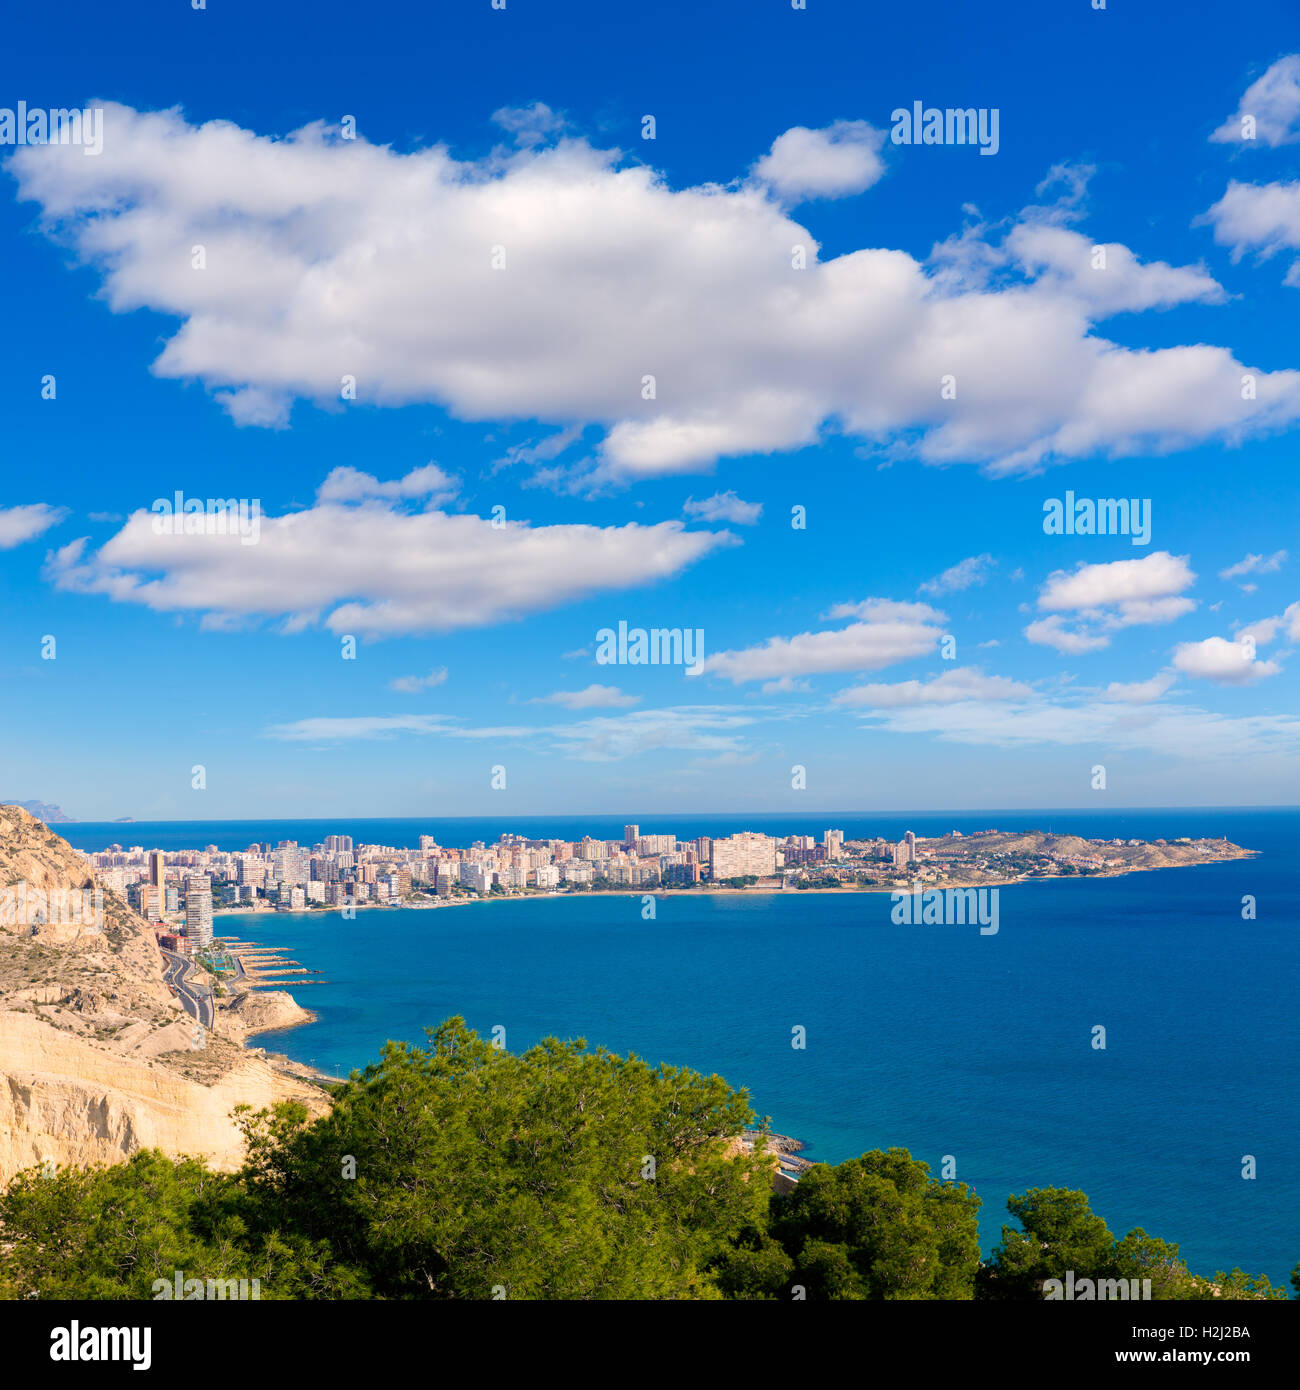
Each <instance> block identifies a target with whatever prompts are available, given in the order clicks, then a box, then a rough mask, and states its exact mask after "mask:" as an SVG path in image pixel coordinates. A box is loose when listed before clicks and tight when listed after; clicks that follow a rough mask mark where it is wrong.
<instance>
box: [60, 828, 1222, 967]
mask: <svg viewBox="0 0 1300 1390" xmlns="http://www.w3.org/2000/svg"><path fill="white" fill-rule="evenodd" d="M1245 853H1247V851H1244V850H1241V849H1239V848H1238V847H1237V846H1235V845H1232V844H1230V843H1229V842H1228V840H1227V839H1226V838H1224V839H1216V840H1192V839H1190V838H1188V837H1183V838H1181V839H1177V840H1164V839H1160V840H1154V841H1150V842H1147V841H1142V840H1135V839H1129V840H1124V839H1109V840H1089V839H1083V838H1080V837H1078V836H1074V835H1054V834H1052V833H1050V832H1042V831H1015V832H1004V831H999V830H997V829H987V830H977V831H973V832H970V833H968V834H963V833H962V832H961V831H958V830H953V831H950V832H949V833H948V834H946V835H942V836H938V837H934V838H931V839H920V838H918V837H917V836H916V835H915V834H914V833H913V832H911V831H908V832H907V833H906V834H905V835H904V836H903V838H902V839H901V840H899V841H898V842H896V843H895V842H893V841H891V840H888V839H885V838H869V839H853V840H846V839H845V836H844V832H843V831H842V830H834V829H828V830H826V831H825V832H824V833H823V834H822V836H821V838H820V841H818V839H817V838H816V837H814V836H811V835H787V836H785V837H784V838H779V837H776V836H771V835H765V834H761V833H759V832H755V831H741V832H739V833H737V834H733V835H728V836H722V837H717V838H711V837H709V836H701V837H697V838H695V839H690V840H680V839H679V838H678V837H677V835H676V834H674V833H672V832H671V831H665V832H659V833H647V834H643V833H642V828H641V826H639V825H627V826H625V827H624V831H623V838H622V839H621V840H597V839H593V838H592V837H591V836H583V838H582V839H580V840H574V841H569V840H556V839H529V838H525V837H523V836H520V835H515V834H510V833H504V834H502V835H501V836H500V838H499V839H498V840H496V841H495V842H494V843H492V844H487V843H484V842H483V841H475V842H474V843H473V844H471V845H470V846H469V847H468V848H451V847H448V846H444V845H440V844H438V843H437V841H436V840H435V839H434V837H433V836H431V835H421V836H420V837H419V844H418V846H417V847H415V848H399V847H396V846H393V845H377V844H363V843H354V841H353V837H351V836H349V835H341V834H339V835H326V836H325V837H324V839H323V840H322V841H321V842H320V843H319V844H314V845H311V846H306V845H300V844H298V843H297V842H296V841H293V840H283V841H280V842H279V843H277V844H275V845H272V844H270V843H256V844H251V845H249V846H248V848H247V849H245V850H239V851H225V850H221V849H219V848H218V847H217V846H216V845H208V846H206V847H205V848H202V849H184V850H169V851H166V852H164V851H163V850H158V849H146V848H145V847H144V846H142V845H133V846H130V847H127V848H123V847H122V846H121V845H117V844H114V845H110V846H109V847H108V848H107V849H105V850H101V851H96V852H94V853H90V854H88V855H87V856H86V857H87V858H88V860H89V862H90V865H91V868H92V870H93V873H94V876H95V881H96V884H97V886H98V887H100V888H101V889H103V890H106V891H112V892H114V893H116V894H117V895H118V896H119V897H122V898H124V899H125V900H126V901H127V903H128V904H129V905H130V906H131V907H132V908H134V909H135V910H136V911H137V912H139V914H140V915H141V916H142V917H143V918H145V919H146V920H147V921H148V922H150V923H151V924H152V925H153V926H154V929H155V931H156V932H157V933H158V934H159V939H160V941H161V943H162V944H163V945H164V947H166V948H167V949H169V950H172V951H178V952H181V953H189V954H193V953H194V952H196V951H202V950H205V949H206V948H208V947H210V946H211V944H212V941H213V914H214V912H233V911H237V910H254V911H263V912H265V911H280V912H304V911H311V910H326V911H329V910H335V911H337V910H340V909H341V910H345V911H347V910H354V909H356V908H360V907H389V908H394V907H435V906H445V905H450V904H452V903H463V902H466V901H473V900H482V899H491V898H500V897H522V896H533V895H563V894H580V893H592V892H613V893H629V892H643V893H644V892H654V893H659V892H667V891H696V892H726V891H747V890H753V891H758V892H785V891H795V892H797V891H800V890H815V889H821V890H840V891H870V890H877V891H882V890H898V889H915V888H916V887H917V886H918V885H923V884H929V885H935V884H947V885H950V886H955V885H988V884H994V883H1012V882H1016V881H1019V880H1024V879H1033V878H1049V877H1050V878H1059V877H1065V876H1070V875H1105V874H1114V873H1125V872H1130V871H1133V870H1135V869H1154V868H1164V867H1170V866H1173V865H1179V864H1189V863H1198V862H1207V861H1208V860H1211V859H1223V858H1236V857H1239V856H1241V855H1243V854H1245Z"/></svg>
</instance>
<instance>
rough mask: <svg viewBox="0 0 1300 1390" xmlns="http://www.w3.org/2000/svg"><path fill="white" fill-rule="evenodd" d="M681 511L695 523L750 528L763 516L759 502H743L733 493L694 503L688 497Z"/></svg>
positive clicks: (693, 500)
mask: <svg viewBox="0 0 1300 1390" xmlns="http://www.w3.org/2000/svg"><path fill="white" fill-rule="evenodd" d="M682 511H683V512H685V513H686V515H687V516H689V517H694V518H695V519H696V520H697V521H730V522H731V523H732V524H733V525H735V526H752V525H753V524H754V523H755V522H756V521H757V520H758V519H759V517H760V516H762V515H763V504H762V503H761V502H744V501H742V500H741V499H740V498H739V497H738V496H737V495H736V494H735V493H734V492H715V493H714V494H713V496H712V497H702V498H700V500H699V501H696V500H695V498H693V497H688V498H687V499H686V501H685V502H684V503H683V505H682Z"/></svg>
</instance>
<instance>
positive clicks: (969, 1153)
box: [58, 809, 1300, 1280]
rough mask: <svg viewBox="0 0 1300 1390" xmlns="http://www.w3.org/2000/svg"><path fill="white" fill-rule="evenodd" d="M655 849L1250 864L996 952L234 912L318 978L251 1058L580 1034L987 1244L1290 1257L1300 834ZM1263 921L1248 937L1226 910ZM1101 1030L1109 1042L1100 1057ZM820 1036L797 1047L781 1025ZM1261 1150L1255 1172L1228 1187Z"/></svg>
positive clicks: (1038, 898) (192, 839)
mask: <svg viewBox="0 0 1300 1390" xmlns="http://www.w3.org/2000/svg"><path fill="white" fill-rule="evenodd" d="M626 819H627V820H629V821H632V820H639V824H640V825H641V829H642V833H643V834H645V833H666V832H668V831H676V833H677V834H678V835H679V836H681V837H683V838H685V837H687V836H693V835H697V834H725V833H729V832H730V831H732V830H736V829H743V828H750V829H760V830H767V831H769V832H770V833H781V834H786V833H793V834H801V833H820V831H821V830H823V829H825V828H826V826H834V827H836V828H842V829H844V830H845V832H846V833H847V834H848V835H849V836H853V835H854V834H886V835H889V836H891V837H895V838H896V837H899V836H901V834H902V832H903V831H904V830H907V829H912V830H915V831H916V832H917V833H918V834H920V835H925V834H934V833H939V832H941V831H944V830H948V829H953V828H956V829H960V830H963V831H970V830H972V829H979V828H982V827H987V826H997V827H998V828H1001V829H1018V828H1030V827H1035V828H1047V827H1048V826H1050V827H1051V828H1053V829H1056V830H1058V831H1068V832H1073V833H1079V834H1084V835H1090V836H1098V835H1106V836H1111V835H1122V836H1125V837H1129V836H1133V837H1140V838H1155V837H1157V836H1164V837H1169V838H1172V837H1175V836H1179V835H1194V836H1198V835H1220V834H1226V835H1227V836H1228V837H1229V839H1232V840H1234V841H1236V842H1237V843H1239V844H1242V845H1245V846H1247V847H1249V848H1252V849H1257V850H1259V851H1261V853H1260V856H1259V857H1258V858H1256V859H1253V860H1248V861H1238V862H1235V863H1226V864H1212V865H1203V866H1201V867H1198V868H1189V869H1176V870H1164V871H1160V872H1156V873H1145V874H1133V875H1129V876H1127V877H1124V878H1118V879H1109V880H1102V881H1095V880H1094V881H1080V882H1069V881H1053V882H1047V883H1034V884H1027V885H1023V886H1020V887H1016V888H1004V889H1003V890H1002V892H1001V903H1000V908H1001V930H1000V931H999V932H998V934H997V935H996V936H981V935H980V934H979V932H978V929H977V928H975V927H935V926H930V927H923V926H921V927H910V926H907V927H905V926H895V925H893V924H892V923H891V922H890V920H889V908H890V901H889V897H888V895H886V894H871V895H842V894H817V893H812V892H804V893H798V894H796V893H793V892H792V893H789V894H787V895H785V896H765V897H757V896H756V897H718V898H710V899H701V898H698V897H671V896H670V897H668V898H666V899H664V900H661V901H660V902H659V903H658V905H657V917H656V919H655V920H654V921H652V922H647V921H643V920H642V917H641V900H640V898H639V897H612V896H600V897H592V898H575V899H572V900H569V899H540V900H533V901H514V902H511V901H505V902H496V903H482V904H474V905H471V906H466V907H455V908H444V909H438V910H434V911H401V910H370V911H362V912H359V913H358V914H357V917H356V919H355V920H354V921H351V922H348V921H344V920H343V919H342V918H341V916H340V915H338V914H336V913H314V914H275V915H271V914H260V915H251V914H239V913H234V914H226V915H223V916H221V917H219V918H218V923H217V930H218V932H224V933H226V934H230V935H238V936H241V937H244V938H246V939H248V938H251V939H255V940H258V941H261V942H263V943H265V944H268V945H276V946H283V947H286V948H288V950H289V951H290V952H291V953H292V954H293V955H294V956H295V957H296V958H297V959H298V960H300V961H301V962H302V963H303V964H304V965H307V966H310V967H312V968H314V969H319V970H321V971H323V972H324V978H325V979H326V980H327V981H328V982H329V983H327V984H323V985H319V986H315V985H314V986H311V987H308V988H303V989H302V990H300V991H299V994H298V997H299V999H300V1002H302V1003H303V1004H305V1005H307V1006H308V1007H310V1008H312V1009H313V1010H315V1011H316V1012H317V1013H318V1014H319V1015H320V1021H319V1022H318V1023H315V1024H312V1025H310V1026H308V1027H305V1028H300V1029H294V1030H291V1031H289V1032H285V1033H280V1034H275V1035H267V1036H264V1037H263V1038H261V1039H260V1040H259V1041H261V1042H262V1043H264V1044H266V1045H267V1046H268V1047H270V1048H272V1049H273V1050H277V1051H283V1052H286V1053H288V1054H289V1055H290V1056H292V1057H295V1058H298V1059H300V1060H302V1061H314V1062H315V1064H316V1065H318V1066H322V1067H325V1068H327V1069H331V1070H334V1071H336V1072H339V1073H345V1072H346V1071H348V1070H349V1069H350V1068H352V1067H356V1066H361V1065H364V1064H365V1063H366V1062H367V1061H368V1060H370V1059H371V1058H373V1057H374V1056H375V1054H376V1053H377V1052H378V1050H379V1048H380V1046H381V1045H382V1043H383V1041H384V1040H385V1039H386V1038H403V1039H409V1040H413V1041H422V1038H423V1029H424V1028H426V1027H429V1026H432V1025H434V1024H436V1023H437V1022H439V1021H440V1020H441V1019H443V1018H445V1017H447V1016H448V1015H450V1014H456V1013H459V1014H463V1015H465V1017H466V1018H467V1019H468V1021H469V1023H470V1024H471V1026H473V1027H474V1028H477V1029H479V1030H480V1031H482V1032H487V1031H488V1030H490V1029H492V1028H493V1027H494V1026H497V1025H500V1026H502V1027H504V1028H505V1030H506V1045H507V1046H508V1047H509V1048H511V1049H512V1050H518V1049H520V1048H523V1047H526V1046H528V1045H529V1044H531V1043H533V1042H535V1041H536V1040H537V1039H539V1038H541V1037H544V1036H546V1035H548V1034H554V1035H557V1036H559V1037H579V1036H581V1037H585V1038H587V1039H588V1040H589V1041H591V1042H593V1043H596V1042H599V1043H603V1044H605V1045H606V1046H608V1047H610V1048H612V1049H613V1050H615V1051H618V1052H628V1051H632V1052H637V1053H639V1054H640V1055H642V1056H644V1057H646V1058H648V1059H649V1060H651V1061H654V1062H658V1061H665V1062H672V1063H678V1064H685V1065H689V1066H692V1067H696V1068H699V1069H701V1070H703V1071H709V1072H719V1073H721V1074H722V1075H723V1076H725V1077H726V1078H727V1079H728V1080H729V1081H731V1082H732V1083H733V1084H736V1085H744V1086H746V1087H748V1089H749V1091H750V1094H751V1098H752V1102H753V1104H754V1107H755V1109H756V1110H757V1111H758V1112H759V1113H760V1114H766V1115H769V1116H770V1117H771V1120H772V1124H773V1127H774V1128H776V1129H777V1130H779V1131H781V1132H782V1133H786V1134H792V1135H795V1136H797V1137H799V1138H801V1139H803V1140H805V1141H806V1143H807V1149H806V1155H807V1156H808V1157H809V1158H813V1159H823V1160H826V1161H829V1162H836V1161H838V1160H840V1159H844V1158H847V1157H850V1156H852V1155H855V1154H859V1153H861V1152H863V1151H864V1150H866V1149H870V1148H875V1147H886V1146H889V1145H901V1146H904V1147H906V1148H909V1149H910V1150H911V1151H912V1153H913V1154H914V1155H916V1156H917V1157H919V1158H923V1159H925V1160H926V1161H927V1162H929V1163H930V1164H931V1165H932V1167H934V1168H937V1167H938V1165H939V1164H940V1163H941V1162H942V1160H943V1157H944V1155H948V1154H951V1155H953V1156H954V1157H955V1159H956V1163H957V1176H958V1177H959V1178H960V1179H962V1180H964V1181H966V1182H969V1183H971V1184H973V1185H974V1187H975V1188H976V1190H977V1191H978V1192H979V1193H980V1195H981V1197H982V1198H983V1200H984V1212H983V1219H982V1237H983V1240H984V1244H985V1247H986V1248H987V1247H988V1246H990V1245H992V1244H994V1243H995V1242H996V1240H997V1239H998V1235H999V1227H1000V1225H1001V1223H1002V1221H1003V1220H1004V1219H1006V1213H1005V1209H1004V1203H1005V1201H1006V1197H1007V1195H1008V1194H1009V1193H1012V1192H1022V1191H1024V1190H1025V1189H1026V1188H1027V1187H1033V1186H1047V1185H1055V1186H1068V1187H1079V1188H1082V1189H1083V1190H1084V1191H1086V1192H1087V1193H1088V1194H1089V1196H1090V1197H1091V1199H1092V1204H1093V1208H1094V1210H1096V1211H1097V1212H1099V1213H1100V1214H1101V1215H1103V1216H1104V1217H1105V1218H1106V1219H1107V1221H1108V1222H1109V1224H1110V1226H1111V1228H1112V1230H1114V1231H1116V1232H1117V1233H1121V1234H1122V1233H1124V1232H1126V1231H1127V1230H1129V1229H1130V1228H1131V1227H1133V1226H1137V1225H1141V1226H1143V1227H1145V1228H1146V1230H1148V1231H1149V1232H1151V1233H1153V1234H1156V1235H1159V1236H1162V1237H1164V1238H1166V1239H1169V1240H1175V1241H1178V1242H1180V1244H1181V1246H1182V1252H1183V1255H1184V1257H1185V1258H1186V1259H1187V1260H1188V1261H1189V1263H1190V1264H1191V1266H1192V1268H1193V1269H1194V1270H1196V1271H1198V1272H1204V1273H1210V1272H1213V1271H1214V1270H1216V1269H1220V1268H1232V1267H1233V1266H1234V1265H1240V1266H1242V1267H1243V1268H1246V1269H1248V1270H1250V1271H1252V1272H1257V1271H1263V1272H1265V1273H1267V1274H1268V1275H1269V1276H1270V1277H1271V1278H1273V1279H1275V1280H1284V1279H1285V1277H1286V1276H1287V1275H1288V1274H1289V1272H1290V1270H1291V1269H1292V1267H1293V1266H1294V1265H1295V1264H1296V1262H1297V1260H1300V1184H1298V1183H1296V1181H1295V1180H1294V1174H1293V1172H1292V1168H1293V1162H1294V1155H1295V1153H1296V1152H1297V1150H1298V1149H1300V1007H1297V998H1298V991H1297V983H1298V981H1300V812H1297V811H1296V810H1291V809H1286V810H1271V809H1270V810H1258V811H1254V810H1230V811H1214V810H1206V811H1203V810H1169V811H1151V810H1143V811H1132V812H1123V813H1118V814H1102V813H1091V812H1081V811H1059V812H1058V811H1053V812H1044V811H1040V812H1032V813H1024V812H1020V813H1006V812H989V813H983V814H977V815H973V816H972V815H970V814H959V815H947V814H945V815H943V816H930V815H912V816H907V817H899V816H847V815H843V814H834V815H830V816H827V815H824V814H822V815H813V816H803V817H791V816H780V817H777V816H773V817H754V816H748V817H741V816H727V817H694V818H692V817H687V816H675V817H651V816H641V817H640V818H638V817H635V816H628V817H627V818H626ZM58 828H59V830H60V833H63V834H65V835H66V836H67V838H68V839H69V840H70V841H71V842H72V843H73V844H75V845H78V846H79V847H81V848H83V849H99V848H103V847H105V846H106V845H107V844H109V843H112V842H113V841H117V842H119V843H121V844H124V845H129V844H143V845H145V846H146V847H147V848H154V847H161V848H177V847H182V846H186V847H196V846H202V845H206V844H216V845H218V846H220V847H221V848H224V849H243V848H245V847H247V845H248V844H249V843H251V842H252V841H255V840H262V841H265V840H270V841H272V842H275V841H278V840H281V839H297V840H298V841H299V842H300V843H306V844H310V843H312V842H313V841H316V840H319V839H321V838H322V837H323V836H324V835H325V834H329V833H343V834H352V835H353V836H355V837H356V838H358V839H360V840H365V841H373V842H378V843H385V844H395V845H414V844H415V843H416V837H417V836H418V835H420V834H422V833H425V834H433V835H435V836H436V837H437V838H438V839H439V841H440V842H442V843H445V844H448V845H466V844H469V843H470V842H471V841H473V840H476V839H481V840H492V839H495V838H496V837H497V835H498V834H500V833H501V832H502V831H504V830H512V831H515V832H517V833H520V834H524V835H538V836H542V835H546V836H556V837H565V838H571V837H574V836H577V835H579V834H581V833H583V832H584V831H585V832H588V833H591V834H594V835H597V836H606V837H621V834H622V828H623V820H622V819H621V818H620V819H619V820H618V822H617V824H616V823H615V821H614V820H613V819H610V818H597V817H591V818H581V819H579V818H558V819H556V818H552V819H546V820H542V819H533V820H529V819H515V820H512V821H505V820H501V821H495V820H491V821H489V820H455V821H452V820H421V821H415V820H401V821H396V820H394V821H374V820H369V821H361V820H357V821H345V820H333V821H329V822H326V821H293V822H290V821H262V822H254V821H248V822H193V823H188V824H187V823H181V822H168V823H165V824H148V823H144V822H140V823H137V824H131V825H119V824H113V825H88V824H75V825H66V826H60V827H58ZM1246 894H1250V895H1253V896H1254V897H1255V898H1256V900H1257V903H1258V915H1257V917H1256V919H1255V920H1253V921H1247V920H1243V919H1242V915H1241V912H1242V898H1243V896H1244V895H1246ZM1098 1024H1100V1025H1103V1026H1104V1027H1105V1029H1106V1043H1107V1045H1106V1048H1105V1050H1104V1051H1100V1050H1096V1049H1094V1048H1093V1046H1092V1037H1093V1032H1092V1030H1093V1028H1094V1026H1095V1025H1098ZM796 1025H802V1027H803V1028H804V1029H806V1032H807V1046H806V1048H805V1049H804V1050H795V1049H793V1048H792V1047H791V1036H792V1029H793V1028H795V1027H796ZM1245 1155H1253V1156H1254V1159H1255V1163H1256V1171H1257V1176H1256V1177H1255V1178H1254V1179H1253V1180H1249V1181H1248V1180H1244V1179H1243V1177H1242V1161H1243V1156H1245Z"/></svg>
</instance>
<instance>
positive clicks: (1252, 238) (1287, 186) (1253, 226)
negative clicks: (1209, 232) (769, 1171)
mask: <svg viewBox="0 0 1300 1390" xmlns="http://www.w3.org/2000/svg"><path fill="white" fill-rule="evenodd" d="M1198 221H1205V222H1209V223H1210V224H1211V225H1212V226H1213V228H1214V239H1215V241H1217V242H1218V243H1219V245H1220V246H1227V247H1230V248H1231V250H1232V258H1233V260H1234V261H1236V260H1240V259H1241V257H1242V256H1244V255H1245V254H1246V253H1247V252H1248V251H1253V252H1255V253H1256V255H1258V256H1259V258H1260V259H1261V260H1267V259H1268V258H1269V257H1270V256H1274V255H1277V253H1278V252H1280V251H1294V250H1296V249H1298V248H1300V182H1296V183H1239V182H1238V181H1237V180H1236V179H1232V180H1231V181H1230V182H1229V184H1228V189H1227V192H1226V193H1224V195H1223V197H1222V198H1220V199H1219V201H1218V202H1217V203H1215V204H1214V206H1213V207H1212V208H1210V210H1209V211H1208V212H1207V213H1206V214H1205V215H1204V217H1203V218H1200V219H1198ZM1297 266H1300V262H1296V263H1295V264H1293V265H1292V266H1291V268H1290V270H1289V271H1288V272H1287V274H1286V276H1285V283H1286V284H1288V285H1296V284H1300V279H1298V278H1297Z"/></svg>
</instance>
